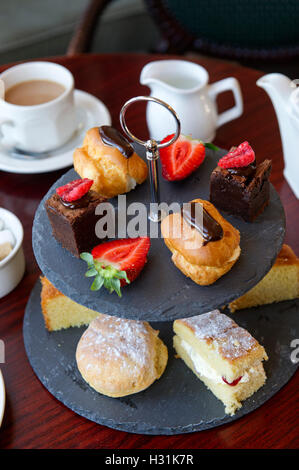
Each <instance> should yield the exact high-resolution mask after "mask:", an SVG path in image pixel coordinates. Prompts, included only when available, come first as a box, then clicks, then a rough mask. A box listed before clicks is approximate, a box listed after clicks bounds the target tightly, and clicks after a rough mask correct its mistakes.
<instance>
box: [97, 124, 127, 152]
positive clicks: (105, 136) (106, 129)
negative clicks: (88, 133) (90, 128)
mask: <svg viewBox="0 0 299 470" xmlns="http://www.w3.org/2000/svg"><path fill="white" fill-rule="evenodd" d="M99 133H100V136H101V139H102V141H103V143H104V144H105V145H109V146H110V147H116V148H117V149H118V150H119V151H120V152H121V153H122V154H123V156H124V157H126V158H130V157H131V156H132V155H133V153H134V149H133V147H132V145H131V144H130V142H129V141H128V140H127V139H126V138H125V137H124V136H123V135H122V134H121V133H120V132H118V130H117V129H115V128H114V127H111V126H101V127H99Z"/></svg>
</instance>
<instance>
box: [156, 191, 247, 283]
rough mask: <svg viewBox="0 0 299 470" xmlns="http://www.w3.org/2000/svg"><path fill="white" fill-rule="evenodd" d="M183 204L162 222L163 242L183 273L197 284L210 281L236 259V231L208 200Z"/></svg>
mask: <svg viewBox="0 0 299 470" xmlns="http://www.w3.org/2000/svg"><path fill="white" fill-rule="evenodd" d="M197 205H199V206H201V207H199V208H198V207H197ZM184 207H185V205H184ZM184 207H183V209H182V211H181V212H180V213H174V214H170V215H168V216H167V217H166V218H165V219H164V220H163V221H162V224H161V231H162V235H163V237H164V241H165V244H166V245H167V247H168V248H169V249H170V251H171V252H172V261H173V263H174V264H175V265H176V267H177V268H178V269H180V270H181V271H182V272H183V273H184V274H185V275H186V276H188V277H190V278H191V279H192V280H193V281H194V282H196V283H197V284H200V285H201V286H206V285H209V284H213V283H214V282H215V281H216V280H217V279H218V278H219V277H221V276H223V275H224V274H225V273H227V272H228V271H229V270H230V269H231V268H232V266H233V265H234V264H235V262H236V261H237V259H238V258H239V256H240V253H241V249H240V245H239V243H240V233H239V231H238V230H237V229H235V228H234V227H233V226H232V225H231V224H230V223H229V222H228V221H227V220H225V219H224V218H223V217H222V216H221V215H220V214H219V212H218V211H217V209H216V208H215V207H214V206H213V204H211V203H210V202H208V201H204V200H202V199H194V200H193V201H191V203H189V204H187V205H186V209H184ZM198 209H199V216H198ZM195 211H196V212H195Z"/></svg>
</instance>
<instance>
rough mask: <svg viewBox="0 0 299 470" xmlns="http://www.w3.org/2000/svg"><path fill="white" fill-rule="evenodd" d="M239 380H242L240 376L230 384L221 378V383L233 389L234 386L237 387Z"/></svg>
mask: <svg viewBox="0 0 299 470" xmlns="http://www.w3.org/2000/svg"><path fill="white" fill-rule="evenodd" d="M241 379H242V375H241V376H240V377H238V378H237V379H236V380H233V381H232V382H228V381H227V380H226V379H225V378H224V377H222V380H223V382H225V383H226V384H227V385H230V386H231V387H235V386H236V385H238V383H239V382H240V380H241Z"/></svg>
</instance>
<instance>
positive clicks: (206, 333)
mask: <svg viewBox="0 0 299 470" xmlns="http://www.w3.org/2000/svg"><path fill="white" fill-rule="evenodd" d="M181 321H183V323H185V324H186V325H187V326H189V327H190V328H192V330H193V331H194V333H195V336H196V337H197V338H199V339H208V338H211V339H216V338H218V337H219V336H220V335H222V334H223V333H225V331H227V330H228V329H230V328H235V327H236V326H237V324H236V323H235V322H234V321H233V320H232V319H231V318H229V317H228V316H226V315H224V314H223V313H220V312H219V310H212V311H211V312H208V313H204V314H202V315H196V316H195V317H190V318H183V319H182V320H181Z"/></svg>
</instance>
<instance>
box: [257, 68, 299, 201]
mask: <svg viewBox="0 0 299 470" xmlns="http://www.w3.org/2000/svg"><path fill="white" fill-rule="evenodd" d="M295 82H296V81H291V80H290V79H289V78H288V77H285V76H284V75H282V74H281V73H270V74H268V75H264V77H262V78H260V79H259V80H258V81H257V82H256V83H257V85H258V86H259V87H261V88H264V90H266V92H267V93H268V95H269V96H270V98H271V100H272V103H273V106H274V109H275V111H276V115H277V119H278V124H279V129H280V135H281V140H282V147H283V155H284V162H285V166H284V176H285V178H286V180H287V181H288V183H289V185H290V186H291V188H292V190H293V191H294V193H295V195H296V197H297V198H299V156H298V146H299V88H296V83H295Z"/></svg>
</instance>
